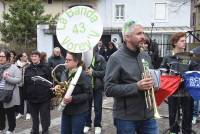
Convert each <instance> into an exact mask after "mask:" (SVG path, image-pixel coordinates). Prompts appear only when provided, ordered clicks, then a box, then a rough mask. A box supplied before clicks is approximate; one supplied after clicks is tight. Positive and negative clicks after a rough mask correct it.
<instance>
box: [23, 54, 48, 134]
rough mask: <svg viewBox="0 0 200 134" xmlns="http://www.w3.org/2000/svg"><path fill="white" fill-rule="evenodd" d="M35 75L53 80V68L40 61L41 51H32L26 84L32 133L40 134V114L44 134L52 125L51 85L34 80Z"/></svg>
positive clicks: (26, 71)
mask: <svg viewBox="0 0 200 134" xmlns="http://www.w3.org/2000/svg"><path fill="white" fill-rule="evenodd" d="M33 76H41V77H43V78H45V79H47V80H49V81H51V69H50V68H49V67H48V66H47V64H44V63H42V62H40V52H37V51H34V52H32V53H31V64H30V66H28V67H27V68H26V70H25V75H24V86H25V89H26V94H27V100H28V102H29V104H30V113H31V116H32V132H31V133H32V134H39V114H40V120H41V125H42V134H48V128H49V126H50V99H51V90H50V87H49V86H48V85H47V84H46V83H43V82H41V81H34V80H32V77H33Z"/></svg>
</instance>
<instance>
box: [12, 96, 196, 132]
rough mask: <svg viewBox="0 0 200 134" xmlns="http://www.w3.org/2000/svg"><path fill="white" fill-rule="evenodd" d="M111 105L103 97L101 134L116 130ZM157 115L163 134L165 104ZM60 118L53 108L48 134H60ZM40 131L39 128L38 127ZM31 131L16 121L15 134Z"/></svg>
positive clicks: (108, 100) (165, 116)
mask: <svg viewBox="0 0 200 134" xmlns="http://www.w3.org/2000/svg"><path fill="white" fill-rule="evenodd" d="M112 105H113V99H112V98H108V97H104V101H103V117H102V118H103V119H102V134H116V130H115V128H114V126H113V118H112ZM159 113H160V115H161V116H162V117H163V118H161V119H159V120H158V124H159V131H160V134H163V133H164V131H165V130H166V129H168V128H169V125H168V111H167V104H165V103H164V104H162V105H161V106H160V108H159ZM60 117H61V113H60V112H59V111H58V110H57V108H55V109H54V110H52V111H51V126H50V134H60V124H61V123H60V122H61V121H60ZM198 128H200V123H199V122H198V123H197V124H196V125H194V126H193V130H195V131H196V134H200V130H198ZM40 130H41V126H40ZM30 131H31V120H28V121H27V120H25V117H24V118H21V119H18V120H17V127H16V130H15V132H16V134H29V133H30ZM89 134H94V128H92V129H91V131H90V133H89Z"/></svg>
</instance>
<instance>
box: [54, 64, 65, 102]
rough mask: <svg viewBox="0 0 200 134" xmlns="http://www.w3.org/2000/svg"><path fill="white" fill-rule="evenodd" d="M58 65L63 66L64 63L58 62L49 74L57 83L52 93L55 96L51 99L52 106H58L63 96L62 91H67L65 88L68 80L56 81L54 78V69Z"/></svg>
mask: <svg viewBox="0 0 200 134" xmlns="http://www.w3.org/2000/svg"><path fill="white" fill-rule="evenodd" d="M60 66H65V64H58V65H57V66H55V68H54V69H53V70H52V72H51V76H52V78H53V80H54V82H56V83H57V85H55V87H54V90H53V91H54V92H53V93H54V95H55V96H56V97H54V98H53V99H52V100H53V105H54V106H58V105H59V104H60V102H61V101H62V99H63V96H64V93H65V92H66V91H67V88H68V82H67V81H64V82H60V81H58V79H57V78H56V74H55V71H56V69H57V68H58V67H60Z"/></svg>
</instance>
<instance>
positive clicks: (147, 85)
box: [137, 78, 153, 90]
mask: <svg viewBox="0 0 200 134" xmlns="http://www.w3.org/2000/svg"><path fill="white" fill-rule="evenodd" d="M137 86H138V89H139V90H149V89H151V88H152V87H153V79H152V78H144V79H142V80H140V81H138V82H137Z"/></svg>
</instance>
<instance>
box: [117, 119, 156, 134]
mask: <svg viewBox="0 0 200 134" xmlns="http://www.w3.org/2000/svg"><path fill="white" fill-rule="evenodd" d="M114 124H115V127H116V128H117V134H135V132H136V131H137V132H138V134H159V132H158V125H157V122H156V120H155V119H149V120H142V121H130V120H122V119H114Z"/></svg>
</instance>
